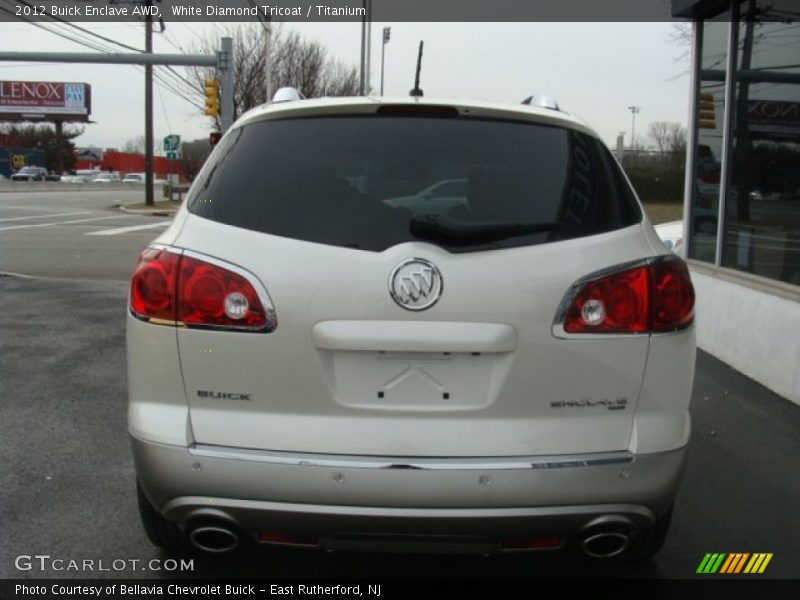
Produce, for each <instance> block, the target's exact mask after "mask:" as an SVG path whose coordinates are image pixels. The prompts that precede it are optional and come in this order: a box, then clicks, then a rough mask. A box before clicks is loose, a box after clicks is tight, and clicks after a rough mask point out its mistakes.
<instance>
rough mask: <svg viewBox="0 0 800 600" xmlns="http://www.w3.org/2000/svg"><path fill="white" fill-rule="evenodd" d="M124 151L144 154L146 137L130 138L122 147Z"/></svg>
mask: <svg viewBox="0 0 800 600" xmlns="http://www.w3.org/2000/svg"><path fill="white" fill-rule="evenodd" d="M122 151H123V152H130V153H132V154H144V136H143V135H140V136H137V137H135V138H129V139H128V140H127V141H126V142H125V144H124V145H123V146H122Z"/></svg>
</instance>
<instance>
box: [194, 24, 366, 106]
mask: <svg viewBox="0 0 800 600" xmlns="http://www.w3.org/2000/svg"><path fill="white" fill-rule="evenodd" d="M224 35H227V36H229V37H231V38H233V49H234V66H233V69H234V75H233V78H234V114H235V116H237V117H238V116H239V115H241V114H243V113H244V112H246V111H248V110H250V109H251V108H253V107H254V106H258V105H260V104H263V103H264V102H265V100H266V97H265V96H266V86H265V82H264V72H265V69H264V65H265V63H264V61H265V56H266V53H265V51H264V50H265V43H266V35H265V31H264V28H263V26H262V25H261V24H260V23H239V24H234V23H230V24H227V25H225V26H224ZM218 45H219V43H218V41H217V40H216V39H215V40H211V39H207V40H204V41H203V42H202V44H201V46H200V47H199V48H195V50H196V51H199V52H204V53H208V52H213V51H214V49H215V48H216V47H217V46H218ZM270 57H271V59H272V64H271V65H270V75H271V78H272V83H273V87H274V89H278V88H280V87H284V86H292V87H295V88H297V89H298V90H300V92H301V93H302V94H303V95H305V96H306V97H308V98H313V97H321V96H352V95H355V94H357V93H358V88H359V85H358V75H357V73H356V69H355V67H350V66H348V65H345V64H344V63H342V62H340V61H338V60H336V59H334V58H333V57H331V56H330V55H329V53H328V51H327V49H326V48H325V47H324V46H322V44H320V43H319V42H315V41H312V40H307V39H305V38H303V37H302V36H301V35H299V34H298V33H296V32H291V31H290V32H287V31H286V30H284V29H283V28H282V27H281V26H280V25H277V24H273V25H272V35H271V48H270ZM190 73H191V76H190V77H188V78H187V80H186V81H185V85H186V86H187V89H186V90H185V91H187V92H188V93H190V94H192V95H196V94H198V93H199V94H201V97H202V94H203V80H204V79H206V78H211V77H213V75H214V71H213V69H209V68H202V67H196V68H192V69H190Z"/></svg>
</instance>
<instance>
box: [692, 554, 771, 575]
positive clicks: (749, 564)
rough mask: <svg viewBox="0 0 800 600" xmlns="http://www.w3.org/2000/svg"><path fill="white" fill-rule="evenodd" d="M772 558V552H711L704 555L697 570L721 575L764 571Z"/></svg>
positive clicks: (704, 573)
mask: <svg viewBox="0 0 800 600" xmlns="http://www.w3.org/2000/svg"><path fill="white" fill-rule="evenodd" d="M771 560H772V553H771V552H770V553H766V552H756V553H753V554H750V553H749V552H733V553H725V552H714V553H711V552H709V553H707V554H706V555H705V556H704V557H703V560H702V561H701V562H700V566H699V567H697V571H696V572H697V573H700V574H703V575H706V574H711V575H713V574H715V573H718V574H720V575H738V574H740V573H748V574H756V573H763V572H764V571H765V570H766V568H767V565H768V564H769V561H771Z"/></svg>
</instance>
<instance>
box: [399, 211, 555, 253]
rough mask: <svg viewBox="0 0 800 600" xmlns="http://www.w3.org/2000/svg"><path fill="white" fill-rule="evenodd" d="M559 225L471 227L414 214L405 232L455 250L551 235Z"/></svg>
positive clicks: (443, 218)
mask: <svg viewBox="0 0 800 600" xmlns="http://www.w3.org/2000/svg"><path fill="white" fill-rule="evenodd" d="M556 227H558V223H552V222H546V223H512V222H505V221H496V222H485V223H470V222H468V221H457V220H455V219H451V218H449V217H443V216H441V215H437V214H415V215H414V216H412V217H411V221H410V222H409V225H408V229H409V231H410V232H411V234H412V235H413V236H414V237H417V238H420V239H426V240H431V241H441V242H445V243H448V244H451V245H455V246H472V245H474V244H488V243H491V242H496V241H499V240H504V239H506V238H510V237H517V236H521V235H531V234H535V233H545V232H548V231H553V230H554V229H555V228H556Z"/></svg>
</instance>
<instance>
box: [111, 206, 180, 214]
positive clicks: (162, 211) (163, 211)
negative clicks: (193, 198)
mask: <svg viewBox="0 0 800 600" xmlns="http://www.w3.org/2000/svg"><path fill="white" fill-rule="evenodd" d="M117 208H119V209H120V210H121V211H122V212H124V213H126V214H129V215H139V216H151V217H170V216H175V213H177V212H178V209H177V208H127V207H125V206H118V207H117Z"/></svg>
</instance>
